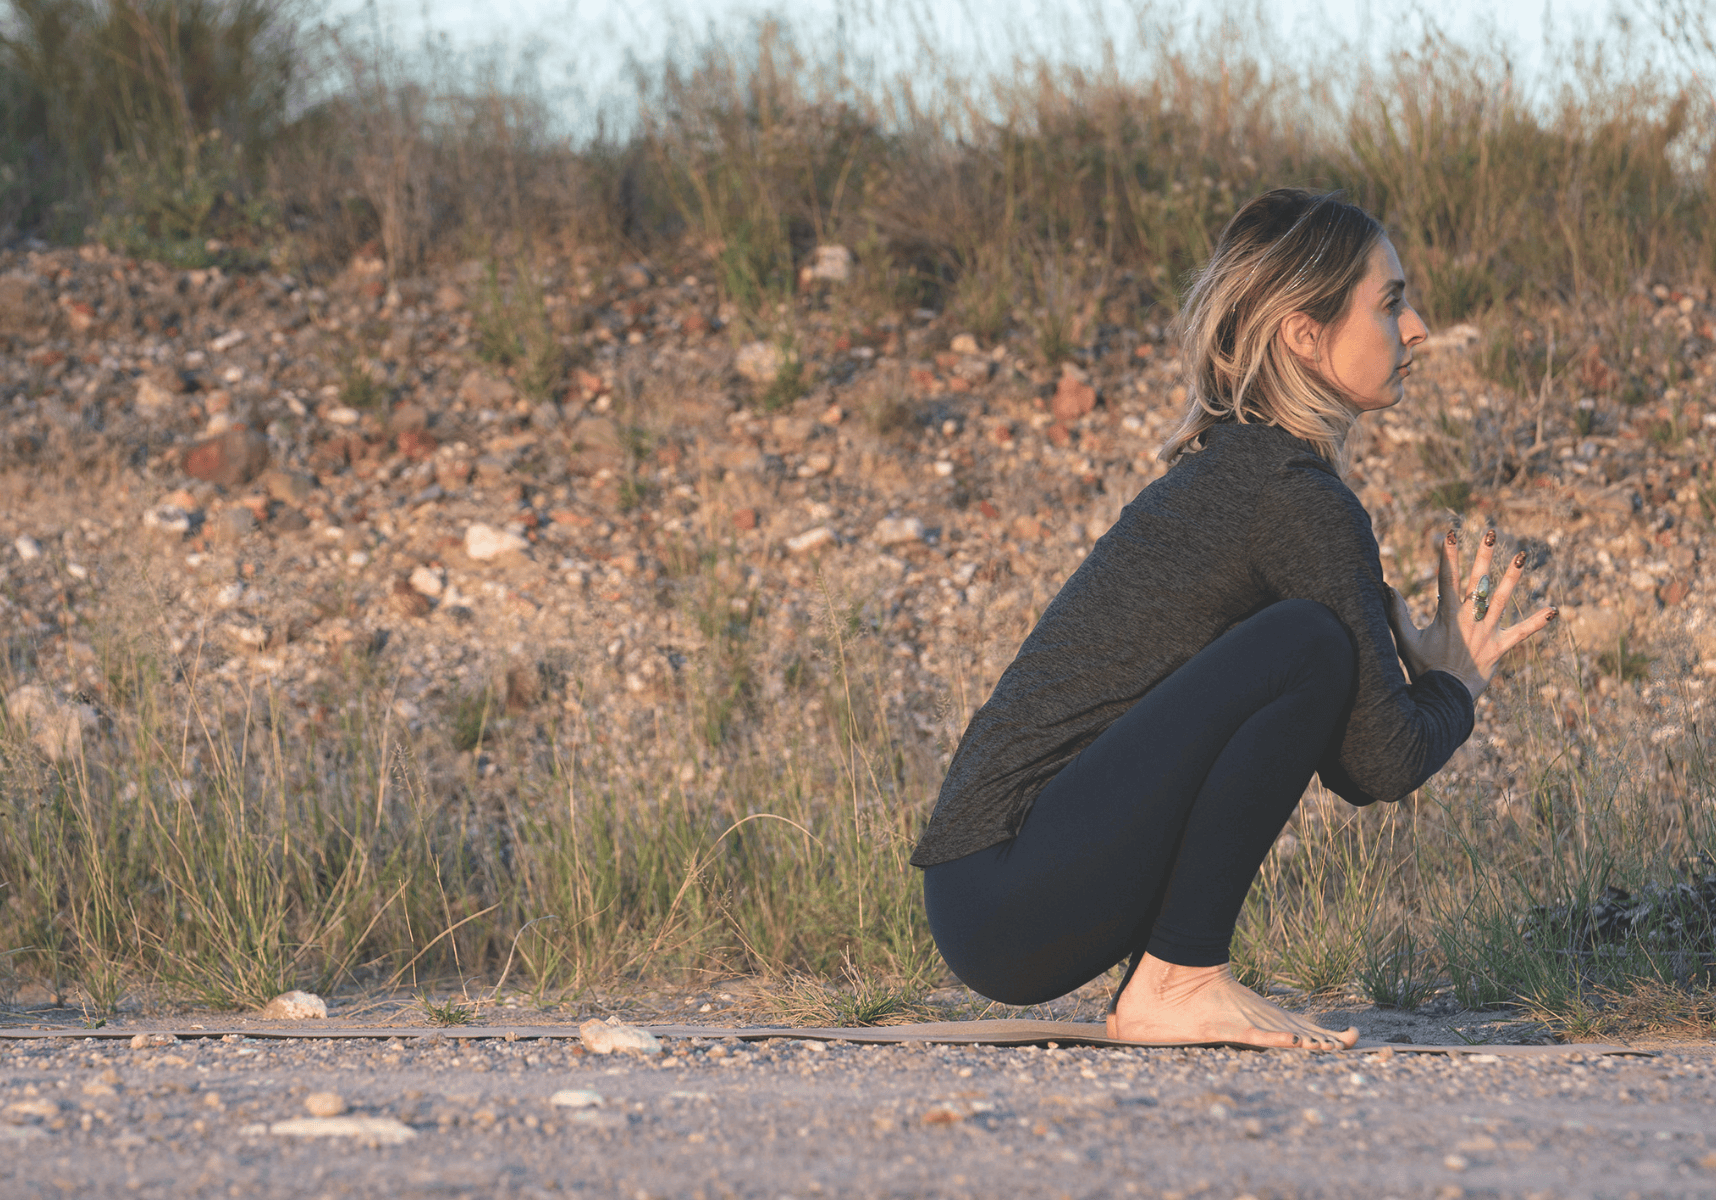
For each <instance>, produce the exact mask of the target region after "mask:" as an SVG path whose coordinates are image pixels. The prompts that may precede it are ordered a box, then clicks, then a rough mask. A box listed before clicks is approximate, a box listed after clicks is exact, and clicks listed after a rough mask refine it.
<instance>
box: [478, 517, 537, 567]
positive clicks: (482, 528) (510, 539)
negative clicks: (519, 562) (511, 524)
mask: <svg viewBox="0 0 1716 1200" xmlns="http://www.w3.org/2000/svg"><path fill="white" fill-rule="evenodd" d="M528 549H530V543H529V542H527V541H525V540H524V539H523V538H521V537H519V536H518V534H516V533H508V532H506V531H505V530H504V529H496V528H495V527H494V526H492V525H485V524H483V523H482V522H481V521H474V522H472V523H471V525H470V526H469V527H468V528H467V529H466V530H465V553H466V554H468V555H470V556H471V557H472V558H474V559H476V560H477V561H478V562H487V561H489V560H490V559H494V558H499V557H500V556H501V555H503V554H521V553H523V552H524V551H526V550H528Z"/></svg>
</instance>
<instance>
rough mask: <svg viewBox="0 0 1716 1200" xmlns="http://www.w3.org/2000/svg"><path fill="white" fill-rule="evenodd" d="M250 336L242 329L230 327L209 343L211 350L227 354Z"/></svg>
mask: <svg viewBox="0 0 1716 1200" xmlns="http://www.w3.org/2000/svg"><path fill="white" fill-rule="evenodd" d="M249 336H250V335H249V334H248V333H246V332H245V331H244V330H242V329H229V330H227V331H226V332H225V333H223V334H221V335H220V336H219V337H217V338H216V339H215V340H214V341H212V342H210V343H209V350H210V351H211V352H212V353H215V354H225V353H226V352H227V351H228V350H231V349H232V348H233V347H234V346H236V345H238V344H239V343H240V342H242V341H243V340H244V339H245V338H247V337H249Z"/></svg>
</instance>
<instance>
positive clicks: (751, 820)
mask: <svg viewBox="0 0 1716 1200" xmlns="http://www.w3.org/2000/svg"><path fill="white" fill-rule="evenodd" d="M694 595H695V596H696V599H695V600H694V601H691V603H694V604H702V605H707V606H709V607H711V608H714V609H718V610H719V611H723V612H727V613H731V612H732V611H733V608H732V601H733V599H735V598H736V597H735V595H734V594H733V593H732V592H731V591H730V590H723V589H721V588H720V587H719V586H718V584H716V583H714V582H713V581H712V582H711V584H710V586H709V589H708V590H702V589H699V590H696V591H695V592H694ZM831 603H832V602H831ZM748 642H749V639H748V636H747V634H746V632H745V630H744V628H743V627H742V626H741V627H739V628H737V629H734V630H730V631H728V632H726V633H724V634H723V635H722V636H721V637H719V638H716V639H712V643H711V648H710V650H709V653H708V656H707V658H705V659H704V660H702V661H699V662H694V663H690V664H687V672H688V674H689V676H690V683H689V685H688V686H686V687H685V688H684V689H683V691H681V692H680V693H679V695H678V697H677V699H674V698H672V697H669V698H668V699H667V702H666V703H665V705H664V708H665V710H666V711H665V712H664V714H663V715H662V716H661V718H660V723H659V725H658V726H657V728H655V729H654V730H652V731H650V732H649V733H648V734H646V735H643V736H626V737H615V736H614V735H613V731H612V730H611V729H610V728H608V722H609V721H611V719H612V717H611V715H610V714H609V712H608V710H607V709H606V706H604V705H600V704H598V703H596V702H595V701H594V698H593V697H592V703H591V706H590V708H589V709H588V710H587V711H580V706H579V704H578V703H577V699H576V698H577V696H578V694H579V692H580V690H581V684H580V682H579V679H578V678H577V677H576V676H575V677H574V678H573V679H572V680H571V681H570V683H569V689H570V694H571V695H572V697H573V703H572V704H571V705H570V706H569V708H563V709H559V710H557V711H555V710H544V709H541V708H534V709H527V710H526V711H525V712H524V713H523V714H522V715H515V716H514V717H510V718H509V717H504V716H502V715H501V711H500V710H501V707H502V706H501V705H500V704H499V703H496V704H495V705H494V706H493V708H494V711H493V712H490V713H489V714H488V715H487V717H486V720H487V721H488V722H489V723H490V724H491V726H492V727H493V728H494V735H493V739H492V740H490V741H487V742H484V741H482V740H481V738H480V737H479V739H478V741H477V742H476V744H475V745H473V746H469V747H465V748H464V749H465V750H466V751H467V752H466V753H464V754H462V755H461V754H460V753H459V750H458V748H456V747H455V746H454V745H453V741H454V739H455V738H457V737H458V736H459V730H458V728H457V727H456V726H455V723H454V722H452V721H449V722H447V723H446V725H447V726H448V727H447V728H445V729H442V728H431V729H429V730H426V731H425V732H422V733H419V734H415V735H414V734H412V733H410V732H409V730H408V729H407V728H406V727H405V726H404V725H403V724H402V723H401V721H400V720H399V718H398V717H397V716H396V715H395V714H394V713H393V711H392V708H391V700H392V697H391V691H390V688H389V686H388V684H387V680H386V679H385V678H384V677H383V676H382V674H381V673H380V672H379V671H378V670H376V669H375V668H374V666H373V665H369V666H366V665H363V664H362V663H361V662H359V663H353V664H351V666H350V670H349V672H348V673H347V675H346V676H345V678H343V679H340V680H338V681H337V682H333V683H330V684H329V685H327V687H326V689H325V690H324V694H323V695H322V697H321V702H322V704H323V705H325V707H326V709H327V714H328V715H327V716H326V718H325V720H323V721H322V722H321V724H320V726H319V727H318V729H317V732H315V734H314V736H312V737H311V738H309V739H308V740H306V741H302V742H299V741H295V740H288V739H287V738H286V737H285V736H284V735H283V733H282V732H281V729H282V718H281V712H282V707H283V706H284V705H286V703H287V702H286V700H285V698H284V697H282V696H279V695H276V694H273V693H271V692H270V691H268V690H267V689H266V687H259V688H258V689H257V690H256V691H255V692H254V693H253V694H252V696H251V702H250V704H249V706H248V708H247V709H245V710H242V711H230V712H214V711H209V710H208V709H206V708H204V707H202V706H201V705H200V704H199V703H198V702H197V701H196V700H195V699H193V697H194V696H195V695H196V694H197V688H196V677H195V676H196V671H197V669H198V664H197V662H196V660H195V657H194V656H193V657H191V658H190V659H189V660H186V661H172V662H167V661H163V660H161V659H159V658H157V657H155V655H156V651H154V650H152V649H151V648H150V644H149V642H148V640H147V639H145V638H144V637H142V636H138V637H136V638H134V639H125V638H116V639H115V642H114V644H113V646H112V647H111V649H110V651H109V654H110V656H111V657H110V662H109V664H108V674H109V676H110V677H111V678H114V679H120V680H126V681H128V683H127V686H126V687H125V688H123V689H117V688H116V689H115V699H116V700H118V701H119V703H116V704H115V706H114V721H115V724H114V728H113V729H112V730H111V731H110V733H109V735H108V736H106V737H104V738H103V739H102V745H101V747H100V748H99V749H92V750H91V751H90V752H89V753H88V754H87V755H85V756H82V757H77V758H72V759H68V760H66V761H65V762H62V763H60V764H58V765H57V766H56V765H50V764H49V763H47V762H45V761H44V760H43V759H42V758H41V756H40V755H38V754H36V753H34V751H33V749H32V748H31V746H30V745H29V744H28V743H27V742H26V741H25V740H24V737H23V733H24V731H22V730H16V729H14V730H10V731H9V732H8V734H7V736H6V737H5V738H4V740H3V741H0V881H3V886H4V887H5V898H4V901H3V902H0V945H4V946H5V947H6V949H7V951H8V952H9V953H10V955H11V963H10V969H11V970H13V971H16V972H19V973H22V974H23V975H25V976H28V977H32V978H36V979H40V980H43V981H46V982H47V983H48V984H49V985H50V986H51V987H52V988H53V990H54V991H55V992H56V993H58V994H60V995H62V996H65V997H68V998H71V999H74V1000H75V1001H76V1002H79V1003H82V1004H84V1005H86V1006H87V1007H89V1008H90V1009H91V1010H92V1011H105V1010H110V1009H112V1008H113V1006H114V1005H116V1004H117V1003H118V1002H119V1001H120V1000H121V999H122V998H123V997H124V996H126V995H135V994H139V993H145V992H154V993H157V994H159V993H162V992H165V993H166V994H177V995H184V996H188V997H190V998H193V999H195V1000H197V1001H199V1002H202V1003H206V1004H210V1005H214V1006H216V1007H243V1006H248V1005H252V1004H257V1003H260V1002H262V1001H265V1000H266V999H268V998H269V997H271V996H273V995H274V994H276V993H277V992H279V991H281V990H283V989H285V988H288V987H292V986H311V987H318V988H331V987H335V986H350V985H353V984H358V985H367V986H372V987H383V988H388V987H400V986H409V985H413V984H419V983H422V982H424V981H428V980H442V979H446V978H448V977H449V976H457V977H461V978H463V979H466V980H486V981H490V982H492V981H494V980H495V979H496V976H497V975H498V974H499V973H501V972H502V971H509V972H510V978H511V979H512V980H513V982H514V983H515V984H523V985H525V986H527V987H528V989H529V990H530V991H531V992H532V993H534V994H535V995H536V996H537V997H538V998H540V999H542V1000H544V1002H553V1001H557V1000H559V999H561V998H563V997H565V996H567V995H576V994H578V993H579V992H580V990H581V989H586V988H589V987H591V986H594V985H596V984H603V983H609V982H611V981H613V980H615V979H624V978H636V977H640V976H645V975H648V976H650V977H674V976H681V975H683V974H685V973H686V972H688V971H705V972H723V973H731V972H747V971H748V972H764V973H768V974H771V975H776V976H782V977H784V976H787V975H790V974H792V973H795V972H808V973H811V974H814V975H819V976H825V975H832V974H836V973H838V972H839V971H842V970H848V971H857V972H862V973H863V974H865V975H866V976H871V977H877V978H889V979H896V980H899V981H901V983H902V985H903V986H913V987H918V988H921V987H922V986H924V984H925V983H926V981H927V980H928V979H929V978H930V977H931V974H932V963H933V962H934V958H933V954H934V952H933V948H932V947H931V946H930V944H929V941H928V937H927V933H926V931H925V929H924V926H923V919H922V916H921V912H920V909H921V905H919V903H918V902H917V890H916V878H915V875H916V873H915V872H914V871H913V870H911V868H910V867H909V866H908V865H907V863H906V858H907V856H908V855H909V854H910V849H911V841H912V837H913V835H914V831H915V824H916V821H917V820H918V818H919V813H918V810H917V806H916V805H914V804H912V803H910V802H909V801H908V797H911V796H918V795H922V794H925V792H926V789H927V788H928V787H929V786H932V784H931V780H930V778H929V776H930V772H931V770H932V769H933V762H932V761H930V760H929V759H928V757H927V756H926V752H925V750H924V748H922V747H920V746H917V745H916V744H902V743H900V742H898V741H897V740H896V739H895V737H894V736H893V734H892V732H891V723H890V721H889V720H888V719H887V711H888V701H887V698H886V696H885V694H884V692H883V690H882V681H883V680H884V679H885V674H884V666H885V662H886V660H885V658H884V655H883V653H882V651H881V648H880V646H879V643H878V641H877V639H876V638H875V637H873V636H871V635H867V634H865V633H864V630H863V625H862V623H861V622H854V621H852V620H849V619H848V617H847V616H846V615H845V612H844V610H843V612H842V615H841V617H840V618H839V620H838V621H836V620H834V619H832V618H831V619H830V621H829V623H828V625H827V628H826V632H825V635H824V636H823V637H822V638H821V639H819V645H820V647H821V653H822V658H821V660H820V661H819V663H818V664H817V666H816V669H815V670H811V669H809V668H807V667H805V666H804V664H802V663H801V664H800V665H799V669H798V670H797V671H796V672H795V673H794V674H793V676H792V683H791V685H790V686H792V687H794V688H796V689H797V690H798V692H799V694H798V696H797V697H796V699H797V701H798V703H796V704H794V705H787V706H781V705H777V706H772V707H771V708H769V709H768V710H767V711H765V708H764V706H762V705H760V704H757V703H755V700H756V697H754V696H753V695H751V694H750V693H751V686H750V684H749V683H748V682H746V681H747V680H749V679H751V678H753V677H754V676H753V673H755V674H756V675H760V674H761V673H763V671H764V666H765V664H761V663H753V662H749V661H747V660H748V659H749V658H750V657H752V656H754V655H755V654H756V653H757V651H756V648H755V647H753V646H751V645H749V644H748ZM593 669H594V670H598V671H599V670H600V668H593ZM175 673H182V674H184V675H187V676H188V677H189V678H188V680H187V684H188V686H177V687H176V686H175V685H174V684H173V683H172V682H171V680H172V678H173V676H174V674H175ZM456 703H457V702H456V701H455V704H456ZM712 705H713V706H714V707H715V708H716V709H721V710H725V712H724V714H723V715H721V716H719V717H718V716H716V715H715V714H714V713H712V711H711V706H712ZM734 705H739V706H745V708H746V711H745V712H744V713H743V717H744V719H743V720H742V721H741V720H739V719H737V718H738V716H739V714H736V713H734V712H733V711H732V709H733V706H734ZM437 724H439V723H437ZM633 732H634V734H635V731H633ZM479 747H486V748H487V751H488V752H489V753H492V754H493V756H494V760H495V761H499V762H504V763H505V764H506V766H507V770H508V772H509V777H508V778H505V779H500V780H496V781H495V782H494V785H493V786H485V783H484V779H485V778H486V776H485V774H484V771H483V765H482V760H479V759H478V758H477V756H476V755H475V754H473V753H470V752H469V751H471V750H474V749H477V748H479ZM509 964H510V965H509Z"/></svg>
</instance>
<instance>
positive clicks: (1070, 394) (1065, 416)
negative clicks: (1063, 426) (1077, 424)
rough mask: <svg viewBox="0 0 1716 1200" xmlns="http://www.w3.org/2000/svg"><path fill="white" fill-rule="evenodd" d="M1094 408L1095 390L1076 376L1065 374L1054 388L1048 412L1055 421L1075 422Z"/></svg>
mask: <svg viewBox="0 0 1716 1200" xmlns="http://www.w3.org/2000/svg"><path fill="white" fill-rule="evenodd" d="M1095 407H1096V389H1095V388H1094V387H1092V386H1091V385H1090V384H1088V383H1086V382H1085V381H1084V380H1082V379H1080V378H1079V377H1078V376H1077V375H1074V374H1072V373H1070V372H1069V373H1067V374H1065V375H1062V376H1061V381H1060V383H1059V384H1057V385H1056V386H1055V398H1054V400H1053V401H1051V402H1050V404H1049V411H1050V412H1051V413H1053V414H1054V418H1055V420H1057V421H1076V420H1078V419H1079V418H1080V417H1082V416H1084V415H1085V414H1086V413H1088V412H1089V411H1090V410H1091V409H1093V408H1095Z"/></svg>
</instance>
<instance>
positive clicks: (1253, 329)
mask: <svg viewBox="0 0 1716 1200" xmlns="http://www.w3.org/2000/svg"><path fill="white" fill-rule="evenodd" d="M1382 236H1383V229H1382V226H1381V225H1380V224H1379V223H1378V222H1377V220H1376V218H1375V217H1373V216H1371V215H1370V214H1369V213H1367V212H1365V211H1364V209H1362V208H1359V207H1358V206H1356V205H1353V204H1348V203H1346V202H1345V201H1344V200H1342V199H1340V197H1339V194H1338V193H1329V194H1326V195H1320V194H1318V193H1316V192H1309V191H1304V190H1303V189H1300V188H1277V189H1276V190H1274V191H1272V192H1265V193H1264V194H1263V195H1261V196H1258V197H1257V198H1256V199H1254V200H1251V201H1250V202H1249V203H1247V204H1246V205H1245V206H1244V207H1243V208H1241V209H1240V210H1239V211H1238V212H1237V213H1235V214H1234V216H1233V219H1232V220H1231V221H1229V222H1228V223H1227V228H1225V229H1223V230H1222V232H1221V238H1220V239H1219V240H1218V241H1217V243H1216V248H1215V253H1214V254H1212V255H1211V256H1210V260H1209V262H1208V263H1207V264H1205V266H1204V268H1203V270H1201V271H1199V272H1198V273H1197V275H1196V276H1194V277H1193V279H1192V283H1191V287H1190V288H1189V289H1188V291H1187V294H1186V304H1185V308H1184V309H1183V310H1182V312H1181V315H1180V322H1179V324H1180V353H1181V358H1182V360H1183V361H1184V362H1185V364H1186V415H1185V416H1184V417H1183V418H1182V419H1181V421H1180V424H1179V426H1178V428H1176V429H1175V430H1174V432H1173V434H1172V435H1171V436H1170V437H1169V438H1168V441H1167V444H1165V445H1164V446H1163V447H1162V452H1161V455H1160V457H1161V458H1162V460H1163V461H1165V462H1172V461H1173V460H1174V459H1176V458H1178V457H1179V456H1180V455H1182V454H1185V453H1187V452H1188V451H1190V450H1191V449H1193V448H1194V447H1195V445H1196V444H1198V443H1200V442H1201V439H1202V438H1203V435H1204V433H1205V431H1206V430H1208V429H1209V428H1210V427H1211V426H1214V425H1218V424H1222V423H1224V422H1230V421H1234V422H1239V423H1241V424H1244V423H1248V422H1251V421H1258V422H1262V423H1264V424H1269V425H1278V426H1280V427H1281V428H1282V429H1285V430H1286V431H1287V432H1288V433H1291V434H1292V435H1293V436H1294V437H1297V438H1302V439H1303V440H1305V441H1307V442H1309V443H1311V445H1312V446H1314V447H1316V449H1317V452H1318V453H1319V454H1321V455H1322V456H1323V458H1324V459H1326V460H1327V461H1328V462H1329V464H1330V465H1331V466H1333V467H1334V468H1335V470H1336V471H1338V472H1340V473H1341V474H1343V475H1344V474H1345V473H1346V466H1347V463H1346V440H1347V434H1348V433H1349V432H1350V431H1351V430H1352V426H1353V422H1354V421H1355V420H1356V419H1357V415H1358V414H1357V413H1356V412H1354V411H1353V409H1352V408H1350V407H1349V406H1348V405H1347V404H1346V402H1345V401H1344V400H1343V399H1342V398H1341V395H1340V393H1339V392H1338V391H1337V390H1336V389H1335V387H1334V386H1333V385H1332V384H1330V383H1329V382H1328V381H1327V380H1325V379H1324V378H1323V377H1322V376H1321V375H1319V374H1318V373H1317V372H1316V371H1315V370H1313V369H1312V368H1311V367H1309V366H1307V365H1306V364H1305V363H1304V362H1303V361H1302V360H1301V359H1300V358H1299V356H1298V355H1296V354H1294V353H1293V352H1292V351H1290V350H1288V349H1287V348H1286V347H1284V346H1283V345H1282V344H1281V342H1280V340H1279V339H1278V338H1277V337H1276V336H1275V335H1276V333H1277V331H1279V330H1280V328H1281V322H1282V321H1283V320H1284V319H1285V318H1286V317H1287V316H1288V315H1289V314H1291V313H1295V312H1302V313H1304V314H1306V315H1307V316H1309V317H1310V318H1311V319H1312V320H1313V321H1315V322H1317V324H1318V325H1320V326H1322V327H1323V328H1325V329H1326V328H1328V327H1329V326H1331V325H1332V324H1333V323H1334V322H1336V321H1337V320H1339V319H1340V317H1341V316H1342V315H1343V314H1344V313H1345V312H1346V310H1347V306H1348V304H1349V303H1350V302H1351V300H1352V294H1353V289H1354V288H1356V287H1357V286H1358V283H1359V281H1360V280H1362V279H1363V278H1364V277H1365V273H1366V271H1367V270H1368V269H1369V265H1370V252H1371V250H1372V249H1373V248H1374V247H1375V246H1376V244H1377V242H1378V241H1379V240H1380V239H1381V238H1382Z"/></svg>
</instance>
